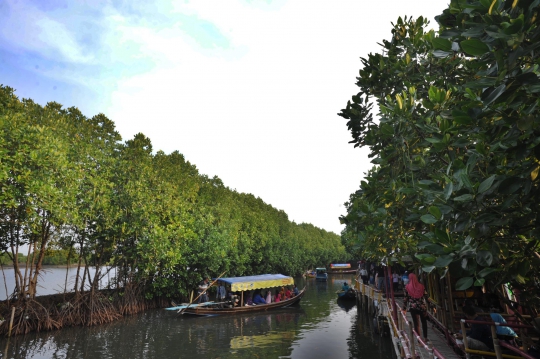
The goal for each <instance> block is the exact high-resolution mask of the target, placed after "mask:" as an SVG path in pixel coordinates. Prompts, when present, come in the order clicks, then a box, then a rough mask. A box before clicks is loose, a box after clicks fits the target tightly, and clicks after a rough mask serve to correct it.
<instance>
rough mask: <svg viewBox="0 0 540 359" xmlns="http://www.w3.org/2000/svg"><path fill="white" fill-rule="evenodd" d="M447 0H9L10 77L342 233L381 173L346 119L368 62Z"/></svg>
mask: <svg viewBox="0 0 540 359" xmlns="http://www.w3.org/2000/svg"><path fill="white" fill-rule="evenodd" d="M446 4H447V2H446V1H442V0H400V1H398V0H381V1H375V2H374V1H370V2H368V1H365V0H354V1H352V0H351V1H348V0H342V1H341V0H340V1H333V2H329V1H322V0H310V1H297V0H276V1H271V0H265V1H263V0H249V1H248V0H199V1H187V0H182V1H169V0H167V1H165V0H158V1H152V2H145V1H137V0H132V1H127V0H126V1H108V0H103V1H99V0H94V1H60V0H58V1H54V0H36V1H30V0H0V65H1V66H0V83H1V84H3V85H7V86H10V87H13V88H15V89H16V93H17V94H18V96H19V97H21V98H32V99H34V100H35V101H37V102H39V103H41V104H45V103H47V102H48V101H56V102H59V103H61V104H63V105H64V106H65V107H69V106H75V107H78V108H79V109H81V111H82V112H83V113H84V114H85V115H86V116H89V117H90V116H93V115H95V114H97V113H100V112H102V113H104V114H105V115H107V116H108V117H109V118H110V119H112V120H113V121H114V122H115V123H116V126H117V129H118V131H119V132H120V134H121V135H122V137H123V139H124V140H127V139H130V138H131V137H132V136H133V135H134V134H136V133H139V132H142V133H144V134H145V135H146V136H148V137H149V138H150V139H151V140H152V143H153V146H154V149H161V150H164V151H165V152H166V153H169V152H172V151H174V150H178V151H179V152H181V153H183V154H184V155H185V156H186V158H187V159H188V160H189V161H191V162H192V163H194V164H196V165H197V167H198V168H199V170H200V171H201V173H204V174H207V175H209V176H214V175H217V176H218V177H220V178H221V179H222V180H223V181H224V183H225V185H227V186H229V187H230V188H233V189H236V190H237V191H239V192H248V193H253V194H254V195H256V196H258V197H261V198H262V199H263V200H264V201H265V202H267V203H270V204H271V205H273V206H274V207H276V208H278V209H283V210H284V211H285V212H287V213H288V214H289V218H290V219H291V220H294V221H296V222H297V223H300V222H308V223H312V224H314V225H316V226H318V227H321V228H324V229H326V230H329V231H334V232H336V233H339V232H340V231H341V229H342V227H341V225H340V224H339V222H338V217H339V216H340V215H341V214H344V211H345V210H344V207H343V203H344V202H346V201H347V200H348V198H349V195H350V194H351V193H352V192H354V191H355V190H356V189H358V186H359V183H360V180H361V178H362V175H363V173H364V172H366V171H367V170H368V169H369V168H370V167H371V165H370V163H369V160H368V159H367V156H366V151H362V150H359V149H354V148H353V147H352V145H350V144H348V141H349V139H350V135H349V133H348V131H347V128H346V125H345V120H343V119H341V118H340V117H338V116H337V115H336V113H338V112H339V111H340V109H341V108H343V107H344V106H345V105H346V103H347V101H348V100H349V99H350V97H351V96H352V95H354V94H355V93H356V92H357V91H356V87H355V86H354V83H355V77H356V76H357V74H358V70H359V68H360V61H359V57H365V56H367V54H368V53H369V52H376V51H379V47H378V45H377V44H376V43H377V42H381V40H382V39H384V38H389V37H390V30H391V25H390V22H395V21H396V20H397V17H398V16H404V15H409V16H411V15H412V16H415V17H417V16H420V15H422V16H424V17H427V18H428V19H431V20H432V26H433V27H435V26H436V24H435V21H434V19H433V18H434V16H436V15H438V14H439V13H440V12H441V11H442V10H443V9H444V8H445V7H446Z"/></svg>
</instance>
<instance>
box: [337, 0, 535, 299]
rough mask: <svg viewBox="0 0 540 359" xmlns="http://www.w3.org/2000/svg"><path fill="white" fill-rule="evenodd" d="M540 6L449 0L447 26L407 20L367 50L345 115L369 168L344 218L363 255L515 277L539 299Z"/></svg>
mask: <svg viewBox="0 0 540 359" xmlns="http://www.w3.org/2000/svg"><path fill="white" fill-rule="evenodd" d="M485 4H487V6H485ZM539 10H540V9H539V2H538V1H519V2H509V1H506V2H493V3H491V2H480V3H477V2H476V3H471V2H468V1H465V0H453V1H451V3H450V5H449V7H448V8H447V9H446V10H444V12H443V13H442V14H441V15H440V16H438V17H437V21H438V23H439V25H440V29H439V31H438V33H435V32H434V31H429V32H426V31H425V30H424V29H425V27H426V24H427V21H426V20H425V19H423V18H419V19H417V20H413V19H410V18H409V19H408V18H404V19H402V18H400V19H398V22H397V24H395V25H394V27H393V30H392V34H393V37H392V40H391V41H383V45H382V46H383V51H382V53H381V54H369V56H368V58H367V59H362V66H363V67H362V69H361V70H360V76H359V77H358V82H357V85H358V86H359V88H360V92H359V93H358V94H357V95H355V96H353V98H352V101H349V103H348V104H347V107H346V108H345V109H343V110H342V112H341V113H340V115H341V116H342V117H344V118H346V119H347V120H348V122H347V126H348V128H349V130H350V131H351V134H352V136H353V139H352V141H351V142H352V143H354V144H355V146H369V147H370V149H371V153H370V158H372V163H373V164H374V167H373V169H372V170H371V171H370V172H369V173H368V174H367V176H366V178H365V179H364V181H362V184H361V186H360V189H359V190H358V191H357V192H356V193H354V194H352V195H351V197H350V201H349V202H348V203H347V214H346V216H344V217H343V218H342V220H343V221H344V222H345V223H347V228H346V230H345V232H344V234H343V238H344V240H345V241H347V242H351V243H353V244H351V245H350V246H356V248H357V251H358V253H359V255H362V256H364V257H366V258H376V259H381V258H383V257H385V256H389V255H392V256H396V257H398V258H401V257H403V256H404V255H411V254H412V255H415V254H416V258H417V259H418V261H419V265H421V266H422V268H424V270H426V271H432V270H438V271H440V272H441V274H443V273H444V272H445V271H447V270H450V272H451V274H452V275H453V276H454V277H457V278H458V279H459V281H458V284H459V285H458V286H459V288H460V289H466V288H469V287H471V286H473V285H482V284H484V282H486V283H489V284H490V285H491V286H492V287H495V286H497V285H499V284H501V283H507V282H510V283H512V285H513V286H514V287H515V288H518V289H520V290H521V292H522V293H523V294H522V298H521V299H522V301H523V303H524V304H525V305H529V306H531V307H538V306H539V305H540V302H539V299H538V298H539V297H540V296H539V294H540V293H539V289H538V288H540V286H539V284H540V282H539V280H540V266H539V264H540V255H539V254H538V253H539V247H540V243H539V227H538V225H537V223H539V222H538V219H539V218H538V214H539V213H540V212H539V208H538V203H539V198H538V197H539V195H540V192H539V187H538V172H539V170H540V167H539V166H540V165H539V164H540V151H539V148H540V147H539V146H538V145H539V144H540V120H539V119H540V116H539V113H538V101H539V97H538V93H539V91H540V78H539V77H538V76H539V65H540V64H539V60H538V55H537V53H538V51H537V49H538V48H539V47H540V38H539V37H540V32H539V31H538V23H537V20H536V16H537V12H538V11H539ZM374 104H376V105H378V108H379V113H378V115H377V119H375V118H374V117H373V105H374Z"/></svg>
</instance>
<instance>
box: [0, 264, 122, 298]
mask: <svg viewBox="0 0 540 359" xmlns="http://www.w3.org/2000/svg"><path fill="white" fill-rule="evenodd" d="M108 268H110V267H108ZM108 268H106V267H103V268H102V274H101V275H102V276H103V277H102V278H101V281H100V288H105V287H106V286H107V283H108V282H109V280H110V278H112V277H113V276H114V275H115V274H116V272H115V268H110V270H107V269H108ZM22 272H23V274H24V269H23V270H22ZM88 272H89V273H90V277H91V278H93V277H94V273H95V272H96V269H95V268H94V267H88ZM83 273H84V268H81V270H80V272H79V283H80V282H81V280H82V276H83ZM76 278H77V267H74V266H71V267H68V268H66V267H51V266H45V267H43V269H42V270H41V272H40V274H39V278H38V284H37V288H36V293H37V295H48V294H57V293H64V291H68V292H69V291H73V286H74V285H75V279H76ZM6 289H7V291H6ZM14 289H15V274H14V272H13V267H4V273H0V300H5V299H6V298H7V297H8V295H11V294H12V293H13V291H14Z"/></svg>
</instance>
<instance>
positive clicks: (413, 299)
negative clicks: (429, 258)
mask: <svg viewBox="0 0 540 359" xmlns="http://www.w3.org/2000/svg"><path fill="white" fill-rule="evenodd" d="M426 299H427V293H426V288H425V287H424V285H423V284H422V283H420V282H419V281H418V279H417V278H416V274H414V273H411V274H409V284H407V286H406V287H405V300H404V308H403V309H404V310H407V305H408V306H409V313H411V316H412V319H413V324H414V329H415V330H416V333H418V335H420V322H422V333H423V334H424V340H427V304H426Z"/></svg>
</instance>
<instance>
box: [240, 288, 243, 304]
mask: <svg viewBox="0 0 540 359" xmlns="http://www.w3.org/2000/svg"><path fill="white" fill-rule="evenodd" d="M240 293H242V299H241V302H240V306H241V307H243V306H244V291H241V292H240Z"/></svg>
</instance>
